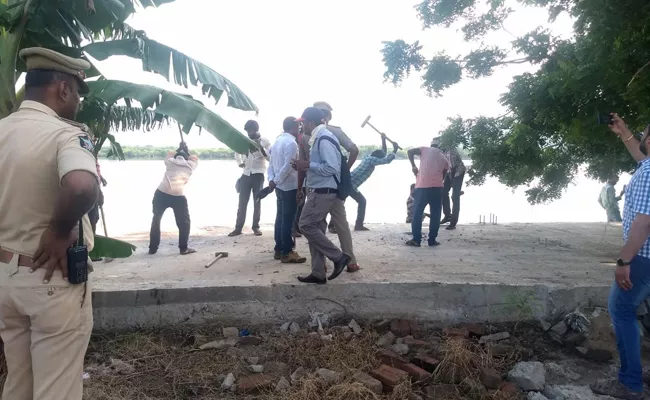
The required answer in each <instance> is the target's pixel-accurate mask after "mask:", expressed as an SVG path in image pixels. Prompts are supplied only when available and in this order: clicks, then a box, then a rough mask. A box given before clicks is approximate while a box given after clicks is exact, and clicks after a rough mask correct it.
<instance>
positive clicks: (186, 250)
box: [181, 247, 196, 256]
mask: <svg viewBox="0 0 650 400" xmlns="http://www.w3.org/2000/svg"><path fill="white" fill-rule="evenodd" d="M193 253H196V250H194V249H191V248H189V247H188V248H187V249H183V250H181V255H182V256H186V255H188V254H193Z"/></svg>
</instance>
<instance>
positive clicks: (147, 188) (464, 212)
mask: <svg viewBox="0 0 650 400" xmlns="http://www.w3.org/2000/svg"><path fill="white" fill-rule="evenodd" d="M100 163H101V168H102V174H103V175H104V177H105V178H106V180H107V181H108V186H106V187H105V188H104V195H105V204H104V212H105V213H106V219H107V227H108V233H109V235H111V236H117V235H123V234H126V233H135V232H146V231H148V230H149V227H150V224H151V216H152V211H151V200H152V198H153V194H154V191H155V190H156V188H157V187H158V184H159V183H160V181H161V180H162V177H163V174H164V171H165V165H164V163H163V161H160V160H156V161H150V160H146V161H140V160H131V161H111V160H101V162H100ZM240 174H241V169H240V168H238V166H237V165H236V163H235V161H234V160H233V161H229V160H214V161H201V162H200V164H199V168H198V169H197V170H196V171H195V173H194V175H193V176H192V178H191V179H190V182H189V183H188V185H187V187H186V191H185V194H186V196H187V199H188V202H189V206H190V215H191V218H192V228H193V230H194V229H197V228H200V227H204V226H227V227H234V224H235V216H236V212H237V201H238V195H237V193H236V192H235V181H236V180H237V178H238V177H239V176H240ZM628 180H629V176H627V175H625V176H622V177H621V182H620V183H619V185H618V187H617V191H618V190H620V188H622V187H623V184H625V183H627V182H628ZM414 182H415V178H414V177H413V174H412V172H411V168H410V164H409V162H408V161H407V160H396V161H394V162H393V163H392V164H389V165H385V166H379V167H377V169H376V170H375V172H374V174H373V175H372V176H371V177H370V179H368V181H366V183H364V184H363V186H361V192H362V193H363V194H364V196H365V197H366V199H367V201H368V206H367V211H366V222H367V223H403V222H404V220H405V218H406V199H407V197H408V194H409V187H410V185H411V184H412V183H414ZM601 187H602V184H601V183H599V182H597V181H594V180H592V179H589V178H587V177H585V176H580V177H578V178H577V179H576V180H575V183H574V184H573V185H571V186H570V187H569V188H568V190H567V191H566V192H565V194H564V196H563V197H562V198H561V199H560V200H557V201H555V202H552V203H550V204H545V205H537V206H531V205H530V204H529V203H528V202H527V201H526V195H525V193H524V192H525V190H526V188H523V187H522V188H519V189H517V190H514V191H513V190H512V189H509V188H507V187H505V186H504V185H502V184H500V183H499V182H498V181H497V180H496V179H488V180H487V181H486V183H485V185H482V186H464V188H463V190H464V191H465V194H464V195H463V196H462V197H461V212H460V222H459V223H460V224H468V223H477V222H478V221H479V215H485V216H486V219H487V220H488V221H489V215H490V214H495V215H496V216H497V218H498V222H499V223H509V222H603V221H604V220H605V213H604V211H603V210H602V209H601V207H600V206H599V205H598V203H597V201H596V200H597V198H598V194H599V192H600V189H601ZM346 204H347V212H348V220H350V221H351V222H353V221H354V219H355V218H356V203H355V202H354V201H353V200H352V199H350V200H348V202H347V203H346ZM621 209H622V203H621ZM252 213H253V207H252V199H251V202H250V203H249V207H248V218H247V220H246V227H245V229H246V230H250V224H251V219H252ZM274 221H275V195H270V196H268V197H267V198H266V199H265V200H263V201H262V220H261V223H262V224H272V223H273V222H274ZM162 229H163V230H169V231H175V230H176V225H175V222H174V216H173V212H172V211H171V209H170V210H168V212H167V213H166V214H165V217H164V218H163V221H162ZM98 231H101V228H99V230H98Z"/></svg>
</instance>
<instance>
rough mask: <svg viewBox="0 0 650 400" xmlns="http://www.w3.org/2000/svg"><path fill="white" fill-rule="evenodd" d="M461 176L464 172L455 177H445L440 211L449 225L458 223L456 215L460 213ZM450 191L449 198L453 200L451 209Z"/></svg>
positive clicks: (463, 176) (462, 176)
mask: <svg viewBox="0 0 650 400" xmlns="http://www.w3.org/2000/svg"><path fill="white" fill-rule="evenodd" d="M463 178H465V174H461V175H459V176H457V177H455V178H450V177H449V176H447V177H446V178H445V189H444V190H445V192H444V193H443V195H442V211H443V213H444V214H445V218H449V219H450V222H449V225H450V226H456V224H457V223H458V215H459V213H460V190H461V188H462V187H463ZM450 191H451V200H452V201H453V202H454V207H453V209H452V208H451V207H450V206H451V204H450V201H449V192H450Z"/></svg>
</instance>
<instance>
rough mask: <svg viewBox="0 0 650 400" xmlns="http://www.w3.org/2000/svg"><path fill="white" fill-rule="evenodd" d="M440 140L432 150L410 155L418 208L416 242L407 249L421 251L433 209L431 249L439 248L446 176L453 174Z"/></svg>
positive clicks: (413, 224)
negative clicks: (427, 215) (427, 216)
mask: <svg viewBox="0 0 650 400" xmlns="http://www.w3.org/2000/svg"><path fill="white" fill-rule="evenodd" d="M439 144H440V139H439V138H434V139H433V140H432V141H431V147H419V148H414V149H410V150H409V151H408V156H409V161H410V162H411V166H412V168H413V174H415V177H416V180H415V204H414V206H413V208H414V210H413V222H411V230H412V232H413V239H411V240H409V241H408V242H406V245H407V246H412V247H420V242H421V241H422V216H423V215H424V209H425V208H426V206H427V205H429V213H430V214H431V218H430V220H431V221H430V222H429V240H428V242H429V246H431V247H433V246H438V245H440V243H438V241H437V240H436V239H437V238H438V230H439V229H440V215H441V214H442V188H443V186H444V176H445V174H446V173H447V171H448V170H449V161H448V160H447V157H445V155H444V154H443V152H442V151H441V150H440V149H439V148H438V146H439ZM415 156H419V157H420V168H418V167H416V166H415Z"/></svg>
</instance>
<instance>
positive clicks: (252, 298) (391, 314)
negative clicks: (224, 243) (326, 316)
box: [93, 283, 609, 330]
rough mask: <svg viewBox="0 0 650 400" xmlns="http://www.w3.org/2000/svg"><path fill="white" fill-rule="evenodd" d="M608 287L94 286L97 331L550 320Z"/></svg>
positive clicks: (597, 301)
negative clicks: (313, 321) (346, 320)
mask: <svg viewBox="0 0 650 400" xmlns="http://www.w3.org/2000/svg"><path fill="white" fill-rule="evenodd" d="M608 293H609V287H575V288H571V289H557V288H550V287H547V286H507V285H481V284H444V283H385V284H378V283H358V284H328V285H322V286H321V285H319V286H313V285H299V286H294V285H273V286H249V287H242V286H237V287H205V288H189V289H152V290H139V291H138V290H131V291H98V292H95V293H93V306H94V316H95V329H98V330H111V329H124V328H139V327H147V328H153V327H160V326H168V325H175V324H179V323H187V324H200V323H203V322H207V321H215V320H216V321H223V322H224V323H225V322H233V323H236V322H240V323H245V324H248V325H264V324H281V323H282V322H284V321H288V320H301V319H306V318H307V317H308V315H309V313H310V312H313V311H318V312H325V313H331V314H332V315H333V316H341V317H343V316H352V317H356V318H359V319H368V320H369V319H379V318H397V317H399V318H411V319H417V320H420V321H423V322H430V323H435V324H453V323H458V322H486V321H487V322H493V323H495V322H509V321H514V320H522V319H535V318H545V317H552V316H554V315H556V314H561V313H563V312H567V311H572V310H574V309H575V308H577V307H578V306H600V307H606V306H607V295H608Z"/></svg>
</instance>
